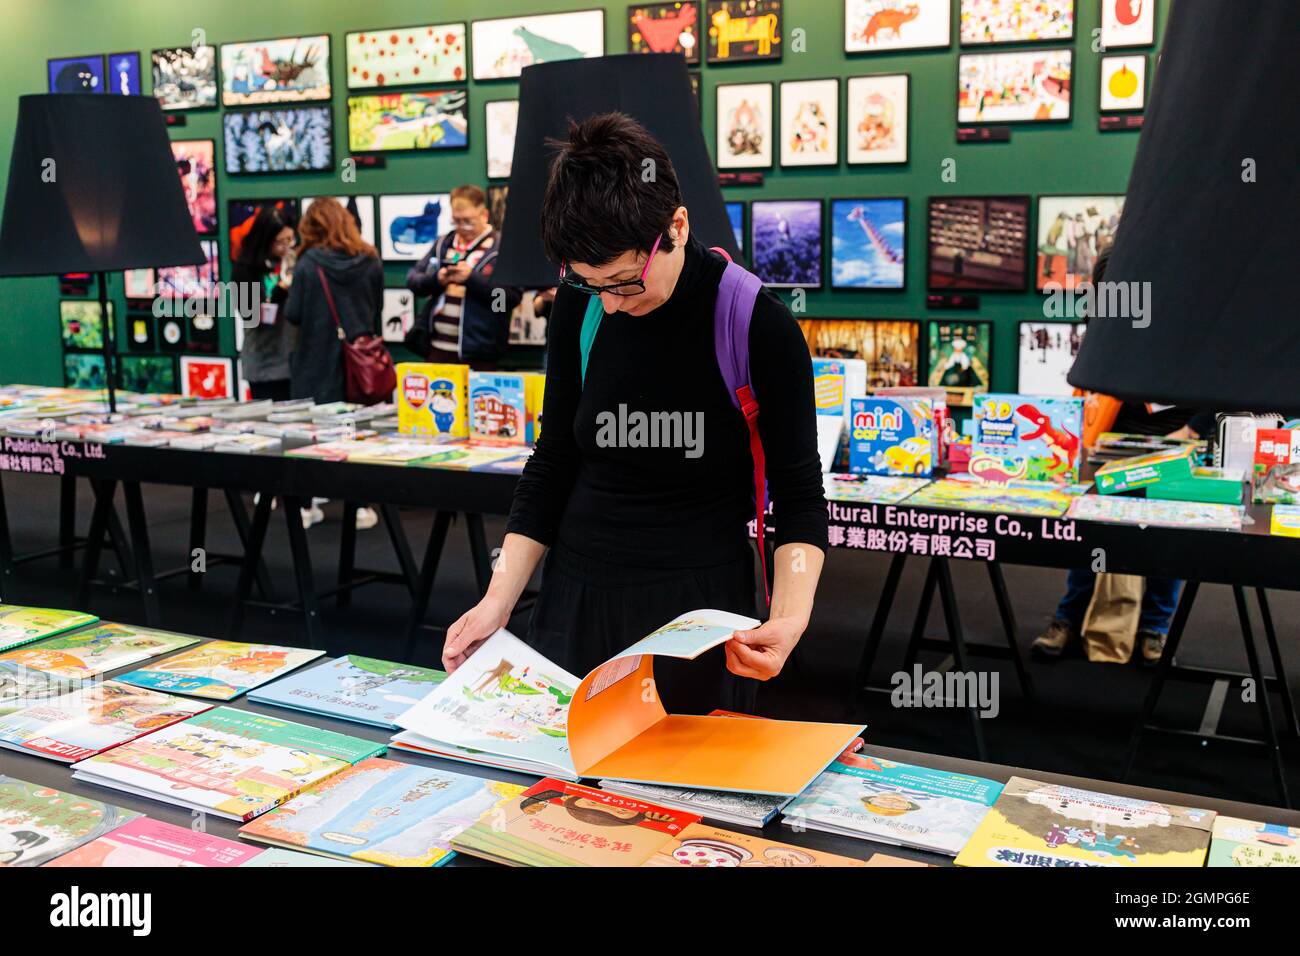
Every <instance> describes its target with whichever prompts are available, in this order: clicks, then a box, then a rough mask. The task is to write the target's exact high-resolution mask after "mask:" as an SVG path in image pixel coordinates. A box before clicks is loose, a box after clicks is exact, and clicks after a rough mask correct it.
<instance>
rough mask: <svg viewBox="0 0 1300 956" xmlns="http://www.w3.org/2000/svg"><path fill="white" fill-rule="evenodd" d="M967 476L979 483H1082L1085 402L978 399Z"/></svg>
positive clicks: (1012, 397) (997, 396)
mask: <svg viewBox="0 0 1300 956" xmlns="http://www.w3.org/2000/svg"><path fill="white" fill-rule="evenodd" d="M974 422H975V434H974V437H973V441H972V444H971V458H970V464H969V466H968V469H969V472H970V474H971V475H972V476H974V477H975V478H978V479H979V480H980V481H986V482H990V483H993V484H1006V483H1007V482H1008V481H1014V480H1020V481H1051V482H1059V483H1062V484H1071V483H1073V482H1076V481H1078V480H1079V464H1080V458H1081V451H1082V446H1083V443H1082V441H1081V440H1080V437H1079V436H1080V435H1082V434H1083V399H1082V398H1045V397H1041V396H1037V395H1007V394H997V393H992V394H988V395H981V396H979V397H978V398H976V399H975V408H974Z"/></svg>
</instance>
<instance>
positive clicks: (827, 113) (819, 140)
mask: <svg viewBox="0 0 1300 956" xmlns="http://www.w3.org/2000/svg"><path fill="white" fill-rule="evenodd" d="M839 162H840V81H839V80H837V79H828V80H782V81H781V165H782V166H837V165H839Z"/></svg>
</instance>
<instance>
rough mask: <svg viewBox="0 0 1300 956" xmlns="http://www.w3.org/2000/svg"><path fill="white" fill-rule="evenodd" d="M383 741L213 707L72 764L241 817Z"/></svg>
mask: <svg viewBox="0 0 1300 956" xmlns="http://www.w3.org/2000/svg"><path fill="white" fill-rule="evenodd" d="M384 750H385V747H384V745H383V744H377V743H374V742H373V741H369V740H361V739H359V738H356V737H349V736H347V735H345V734H336V733H333V732H331V731H328V730H321V729H320V728H317V727H309V726H307V725H306V724H297V723H294V722H292V721H288V720H280V719H279V718H276V717H268V716H266V715H264V714H253V713H249V712H248V711H244V710H236V709H234V708H232V707H218V708H216V709H215V710H210V711H208V712H207V713H204V714H199V715H198V716H195V717H191V718H190V719H189V720H184V721H181V722H180V723H178V724H172V725H171V726H169V727H164V728H163V729H162V730H158V731H155V732H154V733H152V734H149V735H148V736H146V737H141V738H140V739H139V740H135V741H132V742H131V743H128V744H123V745H122V746H120V747H116V748H114V749H113V750H110V751H108V752H107V753H104V754H100V755H99V756H98V757H91V758H90V759H89V760H83V761H81V762H80V763H78V764H74V765H73V767H72V776H73V777H74V778H75V779H77V780H85V781H87V782H88V783H94V784H97V785H99V786H101V787H109V788H111V789H114V790H122V791H125V792H126V793H134V794H136V795H137V796H142V797H150V798H152V799H154V800H161V801H163V802H165V803H174V804H176V805H177V806H181V807H186V808H187V809H190V810H200V811H206V812H209V813H215V814H217V815H218V816H221V817H225V818H227V819H230V820H242V821H244V822H247V821H249V820H251V819H253V817H256V816H258V815H260V814H263V813H265V812H266V811H267V810H270V809H272V808H273V807H277V806H279V805H280V804H282V803H284V801H286V800H288V799H289V798H290V797H292V796H294V795H295V794H297V793H298V792H299V791H301V790H303V789H305V788H306V787H310V786H312V785H313V784H316V783H320V782H321V781H322V780H325V779H326V778H328V777H331V776H333V775H334V774H336V773H338V772H339V771H341V770H343V769H345V768H347V767H349V766H351V765H352V764H354V763H357V762H358V761H361V760H365V759H366V758H367V757H375V756H379V755H380V754H382V753H383V752H384Z"/></svg>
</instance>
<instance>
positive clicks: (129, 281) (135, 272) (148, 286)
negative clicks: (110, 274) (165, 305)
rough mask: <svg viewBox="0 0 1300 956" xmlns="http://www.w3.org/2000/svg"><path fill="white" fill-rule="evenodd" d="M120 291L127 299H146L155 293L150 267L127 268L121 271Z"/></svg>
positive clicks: (152, 273)
mask: <svg viewBox="0 0 1300 956" xmlns="http://www.w3.org/2000/svg"><path fill="white" fill-rule="evenodd" d="M122 291H123V294H124V295H125V296H126V298H128V299H138V300H146V299H152V298H153V297H154V296H155V295H157V294H158V293H157V291H156V290H155V289H154V272H153V270H152V269H127V270H126V271H125V272H123V273H122Z"/></svg>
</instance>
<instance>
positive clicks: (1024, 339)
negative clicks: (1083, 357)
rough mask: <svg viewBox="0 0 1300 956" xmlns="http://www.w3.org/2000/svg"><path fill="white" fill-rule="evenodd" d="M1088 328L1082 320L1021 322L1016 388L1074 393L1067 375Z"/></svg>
mask: <svg viewBox="0 0 1300 956" xmlns="http://www.w3.org/2000/svg"><path fill="white" fill-rule="evenodd" d="M1087 331H1088V327H1087V326H1086V325H1085V324H1084V323H1082V322H1021V323H1020V354H1019V356H1018V361H1019V366H1020V374H1019V378H1018V380H1017V382H1016V391H1017V392H1019V393H1020V394H1021V395H1062V396H1070V395H1073V394H1074V386H1072V385H1070V383H1069V382H1067V381H1066V380H1065V376H1066V375H1068V374H1069V373H1070V366H1071V365H1073V364H1074V358H1075V356H1076V355H1078V354H1079V346H1081V345H1082V344H1083V336H1084V333H1085V332H1087Z"/></svg>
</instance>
